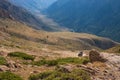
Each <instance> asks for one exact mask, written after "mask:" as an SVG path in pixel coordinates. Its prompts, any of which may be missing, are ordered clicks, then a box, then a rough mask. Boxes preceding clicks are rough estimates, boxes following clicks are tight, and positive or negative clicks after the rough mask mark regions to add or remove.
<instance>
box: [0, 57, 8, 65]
mask: <svg viewBox="0 0 120 80" xmlns="http://www.w3.org/2000/svg"><path fill="white" fill-rule="evenodd" d="M6 64H7V61H6V59H5V58H4V57H1V56H0V65H6Z"/></svg>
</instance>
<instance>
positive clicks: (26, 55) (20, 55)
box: [8, 52, 35, 60]
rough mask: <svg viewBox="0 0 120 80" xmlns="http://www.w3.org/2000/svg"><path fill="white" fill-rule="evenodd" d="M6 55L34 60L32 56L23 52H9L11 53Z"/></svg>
mask: <svg viewBox="0 0 120 80" xmlns="http://www.w3.org/2000/svg"><path fill="white" fill-rule="evenodd" d="M8 56H10V57H18V58H21V59H24V60H34V59H35V57H34V56H32V55H28V54H26V53H23V52H11V53H9V54H8Z"/></svg>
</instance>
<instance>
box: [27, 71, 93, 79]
mask: <svg viewBox="0 0 120 80" xmlns="http://www.w3.org/2000/svg"><path fill="white" fill-rule="evenodd" d="M29 80H91V79H90V76H89V74H88V73H87V72H86V71H84V70H81V69H76V70H73V71H71V72H69V73H66V72H61V71H58V70H54V71H51V72H50V71H48V72H43V73H40V74H37V75H31V76H30V77H29Z"/></svg>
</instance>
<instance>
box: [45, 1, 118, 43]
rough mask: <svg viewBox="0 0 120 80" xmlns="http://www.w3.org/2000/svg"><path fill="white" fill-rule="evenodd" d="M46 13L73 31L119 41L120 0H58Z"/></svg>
mask: <svg viewBox="0 0 120 80" xmlns="http://www.w3.org/2000/svg"><path fill="white" fill-rule="evenodd" d="M45 12H46V14H47V15H48V16H49V17H50V18H53V19H54V20H55V21H56V22H58V23H59V24H60V25H62V26H66V27H68V28H70V29H73V30H74V31H75V32H86V33H92V34H96V35H100V36H103V37H108V38H111V39H113V40H116V41H119V42H120V36H119V35H120V0H58V1H57V2H55V3H54V4H53V5H51V6H50V7H49V8H48V9H46V10H45Z"/></svg>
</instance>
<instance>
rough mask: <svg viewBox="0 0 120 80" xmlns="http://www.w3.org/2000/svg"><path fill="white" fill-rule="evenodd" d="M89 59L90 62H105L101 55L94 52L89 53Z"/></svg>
mask: <svg viewBox="0 0 120 80" xmlns="http://www.w3.org/2000/svg"><path fill="white" fill-rule="evenodd" d="M89 59H90V61H91V62H95V61H100V62H105V61H106V59H105V58H103V57H102V55H100V53H99V52H97V51H95V50H92V51H90V53H89Z"/></svg>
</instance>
